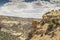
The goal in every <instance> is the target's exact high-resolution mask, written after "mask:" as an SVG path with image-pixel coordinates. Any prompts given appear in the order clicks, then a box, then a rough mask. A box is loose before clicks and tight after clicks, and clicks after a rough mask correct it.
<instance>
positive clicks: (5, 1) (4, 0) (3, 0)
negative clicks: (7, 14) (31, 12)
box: [0, 0, 9, 6]
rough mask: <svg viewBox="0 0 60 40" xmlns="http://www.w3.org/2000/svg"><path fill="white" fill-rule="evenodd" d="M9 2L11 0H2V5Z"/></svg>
mask: <svg viewBox="0 0 60 40" xmlns="http://www.w3.org/2000/svg"><path fill="white" fill-rule="evenodd" d="M7 2H9V0H0V6H1V5H4V4H5V3H7Z"/></svg>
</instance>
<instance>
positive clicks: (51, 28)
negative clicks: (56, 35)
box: [45, 24, 53, 34]
mask: <svg viewBox="0 0 60 40" xmlns="http://www.w3.org/2000/svg"><path fill="white" fill-rule="evenodd" d="M52 30H53V24H49V25H48V28H47V30H46V33H45V34H48V33H49V32H51V31H52Z"/></svg>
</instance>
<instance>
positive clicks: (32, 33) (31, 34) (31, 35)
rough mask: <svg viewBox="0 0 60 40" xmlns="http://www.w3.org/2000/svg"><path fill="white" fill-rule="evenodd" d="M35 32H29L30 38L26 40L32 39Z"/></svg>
mask: <svg viewBox="0 0 60 40" xmlns="http://www.w3.org/2000/svg"><path fill="white" fill-rule="evenodd" d="M34 34H35V32H34V31H31V32H29V33H28V38H27V39H26V40H30V39H31V38H32V37H33V36H34Z"/></svg>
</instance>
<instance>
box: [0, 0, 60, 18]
mask: <svg viewBox="0 0 60 40" xmlns="http://www.w3.org/2000/svg"><path fill="white" fill-rule="evenodd" d="M58 9H60V0H0V15H4V16H15V17H22V18H42V16H43V15H44V14H45V13H46V12H48V11H51V10H58Z"/></svg>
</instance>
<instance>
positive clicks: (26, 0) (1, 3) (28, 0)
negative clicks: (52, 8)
mask: <svg viewBox="0 0 60 40" xmlns="http://www.w3.org/2000/svg"><path fill="white" fill-rule="evenodd" d="M32 1H36V0H25V2H32ZM45 1H49V0H45ZM7 2H9V0H0V6H1V5H4V4H5V3H7Z"/></svg>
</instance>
